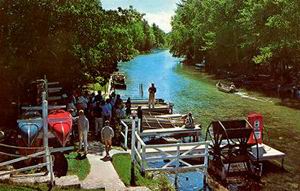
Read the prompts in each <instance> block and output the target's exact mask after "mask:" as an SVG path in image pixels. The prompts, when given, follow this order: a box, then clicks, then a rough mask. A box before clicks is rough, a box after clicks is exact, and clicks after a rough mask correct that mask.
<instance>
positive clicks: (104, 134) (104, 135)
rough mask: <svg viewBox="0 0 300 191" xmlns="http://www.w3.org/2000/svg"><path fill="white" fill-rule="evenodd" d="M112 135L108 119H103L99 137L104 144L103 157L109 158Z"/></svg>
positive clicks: (112, 131)
mask: <svg viewBox="0 0 300 191" xmlns="http://www.w3.org/2000/svg"><path fill="white" fill-rule="evenodd" d="M113 137H114V130H113V129H112V128H111V127H110V126H109V121H108V120H106V121H105V126H104V127H103V128H102V130H101V139H102V142H103V143H104V144H105V151H106V155H105V158H110V156H109V151H110V149H111V146H112V138H113Z"/></svg>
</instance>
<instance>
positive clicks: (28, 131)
mask: <svg viewBox="0 0 300 191" xmlns="http://www.w3.org/2000/svg"><path fill="white" fill-rule="evenodd" d="M17 123H18V128H19V130H20V133H21V136H22V138H23V140H24V141H25V143H26V145H27V146H32V144H33V143H34V141H35V139H36V137H37V136H38V134H39V132H40V130H41V129H42V127H43V119H42V118H41V116H40V114H39V113H38V112H27V113H25V114H23V119H19V120H17Z"/></svg>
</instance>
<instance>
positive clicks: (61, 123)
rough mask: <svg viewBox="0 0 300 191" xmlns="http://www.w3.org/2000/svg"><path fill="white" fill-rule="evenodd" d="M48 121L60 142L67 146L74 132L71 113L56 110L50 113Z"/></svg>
mask: <svg viewBox="0 0 300 191" xmlns="http://www.w3.org/2000/svg"><path fill="white" fill-rule="evenodd" d="M48 123H49V128H51V129H52V131H53V133H54V134H55V136H56V137H57V139H58V141H59V142H60V144H61V145H62V146H65V145H66V143H67V142H68V139H69V137H70V134H71V132H72V116H71V114H70V113H69V112H67V111H64V110H54V111H52V112H50V113H49V115H48Z"/></svg>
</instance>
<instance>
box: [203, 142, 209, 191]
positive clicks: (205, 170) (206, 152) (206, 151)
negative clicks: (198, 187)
mask: <svg viewBox="0 0 300 191" xmlns="http://www.w3.org/2000/svg"><path fill="white" fill-rule="evenodd" d="M204 154H205V156H204V170H203V172H204V173H203V174H204V177H203V188H204V190H206V183H207V168H208V143H207V141H206V142H205V151H204Z"/></svg>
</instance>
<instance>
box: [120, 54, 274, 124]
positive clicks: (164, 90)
mask: <svg viewBox="0 0 300 191" xmlns="http://www.w3.org/2000/svg"><path fill="white" fill-rule="evenodd" d="M119 68H120V71H122V72H124V73H125V75H126V78H127V79H126V83H127V90H126V91H118V93H120V94H121V95H122V97H123V98H127V97H129V96H131V98H141V95H140V91H139V84H143V87H144V88H143V89H144V98H147V88H148V87H149V85H150V83H152V82H153V83H155V85H156V87H157V97H158V98H163V99H165V100H166V101H169V102H172V103H174V104H175V111H176V112H179V113H187V112H189V111H191V112H192V113H193V114H194V117H195V118H196V119H197V121H198V122H204V124H207V123H208V122H209V121H210V120H212V119H223V118H231V117H235V118H240V117H245V115H247V113H249V112H253V111H256V110H255V109H253V108H252V107H249V105H253V104H252V103H255V104H270V103H269V102H262V101H256V100H251V99H247V98H242V97H241V96H239V95H236V94H227V93H223V92H220V91H218V90H217V89H216V87H215V84H214V82H212V80H211V79H208V76H207V75H204V74H201V73H200V72H199V71H197V70H196V69H195V68H194V67H193V66H186V65H183V64H181V63H180V59H178V58H175V57H173V56H172V55H171V54H170V53H169V52H168V50H164V51H156V52H153V53H151V54H147V55H141V56H138V57H136V58H135V59H133V60H131V61H129V62H126V63H121V64H120V65H119ZM259 102H261V103H259ZM235 108H239V111H238V112H237V111H236V110H235ZM241 108H242V110H243V112H240V110H241Z"/></svg>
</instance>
